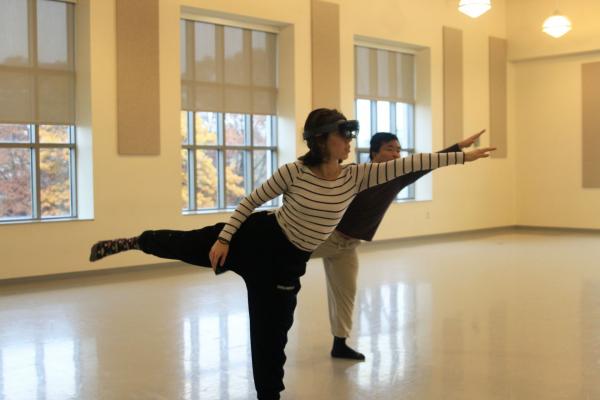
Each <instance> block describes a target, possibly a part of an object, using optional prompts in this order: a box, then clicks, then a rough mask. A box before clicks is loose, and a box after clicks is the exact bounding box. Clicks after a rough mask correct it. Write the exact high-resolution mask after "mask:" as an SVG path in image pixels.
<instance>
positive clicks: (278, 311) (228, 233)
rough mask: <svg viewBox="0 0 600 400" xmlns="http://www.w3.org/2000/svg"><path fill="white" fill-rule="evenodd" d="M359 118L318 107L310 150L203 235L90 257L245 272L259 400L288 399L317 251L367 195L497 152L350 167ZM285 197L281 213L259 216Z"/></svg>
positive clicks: (308, 128) (174, 236)
mask: <svg viewBox="0 0 600 400" xmlns="http://www.w3.org/2000/svg"><path fill="white" fill-rule="evenodd" d="M357 125H358V124H357V123H356V121H347V120H346V117H345V116H344V115H343V114H341V113H339V112H338V111H336V110H330V109H317V110H314V111H312V112H311V113H310V114H309V115H308V117H307V119H306V123H305V125H304V138H305V139H306V141H307V144H308V147H309V151H308V152H307V153H306V154H305V155H304V156H302V157H300V158H299V159H298V160H297V161H295V162H293V163H289V164H285V165H283V166H282V167H280V168H279V169H278V170H277V171H276V172H275V173H274V174H273V176H271V177H270V178H269V179H268V180H267V181H266V182H265V183H263V184H262V185H261V186H260V187H258V188H256V189H255V190H254V191H253V192H252V193H251V194H250V195H249V196H247V197H246V198H245V199H243V200H242V201H241V202H240V204H239V205H238V207H237V208H236V210H235V211H234V213H233V215H232V216H231V217H230V218H229V221H227V222H226V223H224V224H223V223H219V224H216V225H212V226H208V227H205V228H202V229H198V230H193V231H172V230H159V231H145V232H143V233H142V234H141V235H140V236H138V237H134V238H130V239H117V240H108V241H102V242H98V243H96V244H95V245H94V246H93V247H92V251H91V255H90V261H96V260H98V259H100V258H103V257H105V256H107V255H110V254H114V253H117V252H120V251H125V250H130V249H139V250H142V251H144V252H145V253H148V254H152V255H155V256H158V257H162V258H168V259H177V260H181V261H184V262H187V263H190V264H193V265H198V266H203V267H209V266H212V268H213V269H214V270H215V272H217V273H220V272H224V271H226V270H231V271H234V272H235V273H237V274H238V275H240V276H241V277H242V278H243V279H244V282H245V283H246V288H247V291H248V309H249V315H250V343H251V350H252V367H253V374H254V384H255V387H256V390H257V394H258V398H259V399H279V397H280V394H279V393H280V392H281V391H282V390H283V389H284V385H283V365H284V363H285V360H286V357H285V353H284V348H285V345H286V343H287V332H288V330H289V329H290V328H291V326H292V323H293V313H294V309H295V307H296V295H297V294H298V292H299V290H300V280H299V278H300V277H301V276H302V275H303V274H304V272H305V269H306V262H307V261H308V259H309V258H310V254H311V252H312V251H314V250H315V249H316V248H317V247H318V246H319V245H320V244H321V243H323V242H324V241H325V240H326V239H327V238H328V237H329V235H330V234H331V233H332V232H333V230H334V229H335V227H336V226H337V224H338V223H339V221H340V220H341V218H342V216H343V215H344V212H345V211H346V208H347V207H348V205H349V204H350V203H351V202H352V200H353V199H354V197H355V196H356V194H357V193H359V192H360V191H362V190H364V189H367V188H370V187H373V186H375V185H379V184H382V183H384V182H387V181H389V180H392V179H394V178H396V177H398V176H401V175H404V174H407V173H410V172H414V171H419V170H421V169H427V170H429V169H435V168H438V167H445V166H448V165H454V164H463V163H464V162H467V161H474V160H477V159H479V158H483V157H488V155H489V152H490V151H492V150H494V149H493V148H485V149H478V150H474V151H471V152H469V153H463V152H455V153H432V154H428V153H427V154H416V155H413V156H409V157H405V158H400V159H396V160H393V161H389V162H385V163H368V164H347V165H341V162H342V161H343V160H345V159H347V158H348V154H349V153H350V141H351V140H352V138H354V135H355V131H356V130H357V128H358V126H357ZM279 195H283V205H282V206H281V207H280V208H279V209H277V210H276V211H263V212H256V213H255V212H254V210H255V209H256V208H257V207H259V206H261V205H262V204H264V203H266V202H268V201H269V200H271V199H274V198H276V197H277V196H279Z"/></svg>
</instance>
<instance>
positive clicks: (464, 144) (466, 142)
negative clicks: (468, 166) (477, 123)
mask: <svg viewBox="0 0 600 400" xmlns="http://www.w3.org/2000/svg"><path fill="white" fill-rule="evenodd" d="M484 132H485V129H483V130H481V131H479V132H477V133H476V134H474V135H472V136H469V137H468V138H466V139H464V140H462V141H460V142H458V147H460V148H461V149H466V148H467V147H471V146H472V145H473V143H475V142H476V141H477V139H479V137H480V136H481V135H483V133H484Z"/></svg>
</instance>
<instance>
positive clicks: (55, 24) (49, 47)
mask: <svg viewBox="0 0 600 400" xmlns="http://www.w3.org/2000/svg"><path fill="white" fill-rule="evenodd" d="M37 7H38V9H37V15H38V20H37V29H38V35H37V38H38V63H39V64H41V65H44V66H46V67H48V66H52V67H58V68H63V69H64V68H67V67H68V66H70V60H69V58H70V57H69V38H68V33H67V32H68V31H69V25H72V21H70V20H69V18H68V16H69V13H67V7H72V5H70V4H67V3H62V2H57V1H49V0H38V2H37ZM72 31H73V30H72V29H71V32H72Z"/></svg>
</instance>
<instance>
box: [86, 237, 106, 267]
mask: <svg viewBox="0 0 600 400" xmlns="http://www.w3.org/2000/svg"><path fill="white" fill-rule="evenodd" d="M108 242H109V241H107V240H104V241H101V242H98V243H96V244H94V245H93V246H92V249H91V250H90V261H91V262H94V261H98V260H100V259H101V258H104V257H106V256H107V255H108V252H107V244H108Z"/></svg>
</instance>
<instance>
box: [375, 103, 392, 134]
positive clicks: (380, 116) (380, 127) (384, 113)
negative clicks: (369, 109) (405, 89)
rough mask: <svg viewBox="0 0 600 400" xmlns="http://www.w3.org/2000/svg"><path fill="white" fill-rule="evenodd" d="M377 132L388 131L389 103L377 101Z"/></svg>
mask: <svg viewBox="0 0 600 400" xmlns="http://www.w3.org/2000/svg"><path fill="white" fill-rule="evenodd" d="M377 132H390V103H389V102H388V101H378V102H377Z"/></svg>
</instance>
